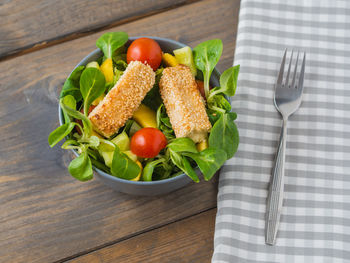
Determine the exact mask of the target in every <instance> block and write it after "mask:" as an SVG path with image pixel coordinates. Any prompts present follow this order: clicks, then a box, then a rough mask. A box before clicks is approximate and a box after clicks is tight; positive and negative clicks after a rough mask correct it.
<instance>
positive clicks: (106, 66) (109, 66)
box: [100, 58, 114, 82]
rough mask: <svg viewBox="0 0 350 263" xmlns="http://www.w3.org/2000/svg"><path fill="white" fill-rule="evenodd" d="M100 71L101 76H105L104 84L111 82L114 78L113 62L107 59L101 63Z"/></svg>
mask: <svg viewBox="0 0 350 263" xmlns="http://www.w3.org/2000/svg"><path fill="white" fill-rule="evenodd" d="M100 70H101V71H102V73H103V75H104V76H105V79H106V82H112V81H113V78H114V74H113V61H112V59H111V58H107V59H106V60H105V61H103V63H102V65H101V67H100Z"/></svg>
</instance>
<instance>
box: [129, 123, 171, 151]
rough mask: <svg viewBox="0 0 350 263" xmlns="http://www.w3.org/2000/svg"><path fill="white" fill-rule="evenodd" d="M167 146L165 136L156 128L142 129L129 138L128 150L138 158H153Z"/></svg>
mask: <svg viewBox="0 0 350 263" xmlns="http://www.w3.org/2000/svg"><path fill="white" fill-rule="evenodd" d="M166 144H167V140H166V137H165V135H164V134H163V133H162V132H161V131H160V130H158V129H156V128H142V129H141V130H138V131H137V132H136V133H135V134H134V136H132V137H131V142H130V149H131V151H132V152H133V153H134V154H136V155H137V156H139V157H143V158H153V157H155V156H157V155H158V153H159V152H160V150H162V149H164V148H165V146H166Z"/></svg>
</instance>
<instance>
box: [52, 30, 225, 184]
mask: <svg viewBox="0 0 350 263" xmlns="http://www.w3.org/2000/svg"><path fill="white" fill-rule="evenodd" d="M140 37H148V38H152V39H154V40H156V41H157V42H158V44H159V46H160V47H161V49H162V51H163V52H167V53H172V52H173V50H174V49H178V48H182V47H185V46H186V45H185V44H183V43H180V42H177V41H175V40H172V39H167V38H161V37H150V36H139V37H130V38H129V41H128V42H127V44H126V45H127V46H129V45H130V43H131V42H132V41H133V40H135V39H137V38H140ZM102 55H103V54H102V52H101V51H100V50H99V49H95V50H94V51H92V52H91V53H90V54H89V55H87V56H86V57H85V58H84V59H82V60H81V61H80V62H79V63H78V64H77V65H76V66H75V68H76V67H79V66H85V65H86V64H88V63H89V62H91V61H95V60H97V59H98V58H100V57H101V56H102ZM75 68H74V69H75ZM74 69H73V70H74ZM219 79H220V73H219V71H218V70H217V69H216V68H215V69H214V71H213V73H212V75H211V78H210V85H211V86H212V87H215V86H219V85H220V84H219ZM58 113H59V122H60V125H62V124H64V118H63V113H62V109H61V108H60V106H59V109H58ZM72 151H73V152H74V154H75V155H76V156H79V154H78V153H77V152H76V151H74V150H72ZM93 168H94V170H95V171H96V172H98V173H99V174H100V175H101V176H103V177H104V178H105V179H109V180H112V181H117V182H120V183H124V184H125V183H126V184H130V185H162V184H168V183H170V182H175V181H183V180H187V179H189V178H188V177H187V175H186V174H184V173H183V174H180V175H178V176H176V177H173V178H168V179H164V180H159V181H151V182H144V181H129V180H125V179H121V178H118V177H114V176H112V175H110V174H108V173H105V172H104V171H102V170H100V169H98V168H96V167H93ZM196 172H197V173H199V169H198V168H197V169H196ZM188 181H189V182H190V180H188Z"/></svg>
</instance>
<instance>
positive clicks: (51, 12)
mask: <svg viewBox="0 0 350 263" xmlns="http://www.w3.org/2000/svg"><path fill="white" fill-rule="evenodd" d="M186 2H190V1H187V0H143V1H138V0H118V1H113V0H102V1H84V0H61V1H56V0H17V1H2V3H1V4H0V17H1V26H0V58H1V57H5V56H8V55H10V54H13V53H16V52H19V51H21V50H23V49H38V48H39V47H42V46H44V45H47V44H48V43H50V44H52V43H57V42H59V41H62V40H64V39H67V38H69V39H72V38H76V37H78V36H81V35H82V34H84V33H85V34H86V33H88V32H91V31H96V30H97V29H101V28H103V27H111V26H115V25H120V24H122V23H125V22H127V21H131V20H136V19H138V18H140V17H143V16H147V15H151V14H154V13H157V12H161V11H164V10H167V9H170V8H173V7H176V6H179V5H182V4H185V3H186Z"/></svg>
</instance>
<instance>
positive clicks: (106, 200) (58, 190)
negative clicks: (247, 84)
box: [0, 0, 239, 262]
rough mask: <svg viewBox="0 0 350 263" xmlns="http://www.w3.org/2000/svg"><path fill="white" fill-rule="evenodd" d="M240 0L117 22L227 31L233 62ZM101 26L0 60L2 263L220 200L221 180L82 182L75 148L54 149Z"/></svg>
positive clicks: (227, 57) (192, 41) (198, 32)
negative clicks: (60, 110)
mask: <svg viewBox="0 0 350 263" xmlns="http://www.w3.org/2000/svg"><path fill="white" fill-rule="evenodd" d="M238 5H239V1H238V0H235V1H226V0H206V1H201V2H196V3H194V4H191V5H187V6H184V7H180V8H177V9H174V10H170V11H167V12H164V13H161V14H157V15H154V16H151V17H147V18H144V19H140V20H138V21H134V22H132V23H128V24H125V25H123V26H118V27H115V28H113V29H111V30H109V31H112V30H113V31H116V30H124V31H127V32H129V34H130V35H131V36H137V35H145V34H147V35H154V36H162V37H169V38H173V39H176V40H179V41H181V42H184V43H187V44H189V45H191V46H194V45H196V44H197V43H199V42H201V41H204V40H206V39H210V38H221V39H222V40H223V43H224V51H223V56H222V60H221V62H220V64H219V69H221V70H222V69H224V68H226V67H228V66H230V65H231V64H232V57H233V51H234V42H235V32H236V31H235V30H236V26H237V14H238ZM214 14H216V15H214ZM209 20H210V23H209V22H208V21H209ZM102 33H103V32H100V33H96V34H93V35H90V36H87V37H83V38H80V39H76V40H73V41H69V42H65V43H62V44H60V45H55V46H52V47H49V48H45V49H42V50H40V51H37V52H33V53H30V54H26V55H23V56H20V57H16V58H14V59H10V60H7V61H4V62H2V63H0V72H2V74H1V75H0V83H1V84H0V109H1V110H0V133H1V134H2V136H1V138H0V168H1V169H0V200H1V202H0V211H1V213H0V247H1V249H0V262H50V261H57V260H61V259H66V258H69V257H71V256H76V255H81V254H83V253H87V252H89V251H92V250H94V249H96V248H99V247H101V246H104V245H105V244H109V243H111V242H117V241H118V240H121V239H125V238H127V237H130V236H133V235H135V234H137V233H142V232H145V231H148V230H150V229H152V228H155V227H159V226H161V225H164V224H167V223H169V222H173V221H175V220H179V219H181V218H184V217H188V216H190V215H193V214H196V213H199V212H201V211H205V210H207V209H210V208H213V207H215V206H216V191H217V185H216V181H215V180H214V181H212V182H209V183H206V182H202V183H199V184H191V185H190V186H188V187H186V188H183V189H181V190H179V191H177V192H175V193H172V194H169V195H166V196H162V197H147V198H146V197H133V196H128V195H124V194H120V193H115V192H113V191H112V190H110V189H108V188H106V187H105V186H104V185H102V184H100V182H98V181H97V180H93V181H90V182H87V183H81V182H78V181H75V180H74V179H73V178H71V177H70V176H69V175H68V172H67V165H68V163H69V161H70V160H71V158H72V156H71V154H70V153H69V152H67V151H63V150H61V149H60V148H54V149H49V147H48V144H47V136H48V135H49V133H50V132H51V131H52V130H53V129H54V128H55V127H56V126H57V125H58V121H57V102H58V100H57V98H58V94H59V90H60V88H61V86H62V84H63V82H64V79H65V78H66V76H67V75H68V74H69V72H70V71H71V70H72V69H73V67H74V65H76V64H77V63H78V62H79V61H80V60H81V59H82V58H83V57H84V56H85V55H86V54H88V53H89V52H91V51H92V50H94V49H95V41H96V39H97V38H98V37H99V36H100V35H101V34H102Z"/></svg>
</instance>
